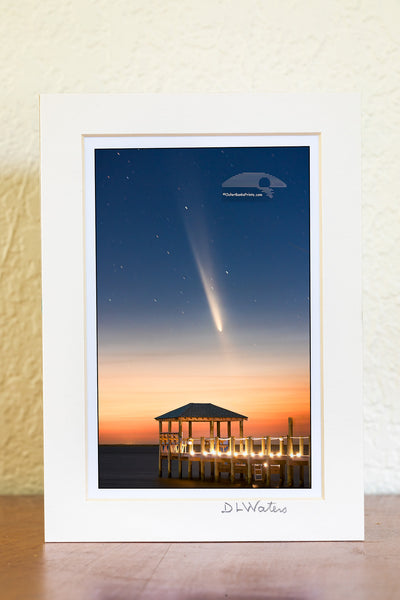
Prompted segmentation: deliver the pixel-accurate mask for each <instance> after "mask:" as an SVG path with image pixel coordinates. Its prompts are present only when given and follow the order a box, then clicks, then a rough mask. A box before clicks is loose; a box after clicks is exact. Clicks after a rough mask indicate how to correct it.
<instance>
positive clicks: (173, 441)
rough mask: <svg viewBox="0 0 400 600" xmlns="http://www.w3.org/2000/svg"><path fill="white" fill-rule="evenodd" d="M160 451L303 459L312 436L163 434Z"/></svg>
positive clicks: (198, 454) (164, 454) (193, 455)
mask: <svg viewBox="0 0 400 600" xmlns="http://www.w3.org/2000/svg"><path fill="white" fill-rule="evenodd" d="M160 452H161V454H162V455H163V456H167V455H168V454H172V455H178V454H180V455H181V456H185V457H187V458H189V457H200V456H209V457H212V456H226V457H231V456H233V457H238V456H243V457H247V456H251V457H252V458H256V457H259V458H265V457H267V458H268V457H269V458H274V457H275V458H280V457H290V458H296V457H297V458H301V457H305V456H309V454H310V436H287V435H285V436H265V437H253V436H247V437H242V438H240V437H234V436H231V437H200V438H189V437H181V438H180V437H179V433H177V432H171V433H162V434H161V435H160Z"/></svg>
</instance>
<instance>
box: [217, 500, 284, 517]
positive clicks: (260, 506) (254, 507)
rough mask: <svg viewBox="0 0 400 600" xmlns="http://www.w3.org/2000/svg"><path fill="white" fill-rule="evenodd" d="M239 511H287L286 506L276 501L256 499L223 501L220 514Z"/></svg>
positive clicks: (282, 512)
mask: <svg viewBox="0 0 400 600" xmlns="http://www.w3.org/2000/svg"><path fill="white" fill-rule="evenodd" d="M239 512H248V513H281V514H285V513H287V507H286V506H279V504H277V503H276V502H272V501H268V500H257V501H256V502H251V501H249V502H232V503H231V502H224V509H223V510H221V513H222V514H233V513H239Z"/></svg>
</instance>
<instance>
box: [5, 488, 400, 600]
mask: <svg viewBox="0 0 400 600" xmlns="http://www.w3.org/2000/svg"><path fill="white" fill-rule="evenodd" d="M365 513H366V541H365V542H302V543H299V542H289V543H276V542H274V543H272V542H268V543H259V542H257V543H253V542H251V543H244V542H242V543H203V544H201V543H182V544H179V543H131V544H127V543H108V544H97V543H96V544H93V543H80V544H71V543H69V544H46V545H45V544H44V543H43V498H42V497H31V496H25V497H18V496H16V497H10V496H7V497H0V536H1V540H0V598H1V600H11V599H13V600H14V599H15V600H32V599H45V600H64V599H65V600H148V599H150V598H157V599H160V600H161V599H162V600H169V599H171V600H172V599H173V600H180V599H183V598H185V599H189V600H206V599H212V600H219V599H222V600H229V599H240V600H252V599H253V598H257V599H261V598H262V599H265V600H278V599H285V600H308V599H310V600H331V599H335V600H336V599H340V600H358V599H361V598H362V599H375V598H376V599H379V600H389V599H390V600H395V599H397V598H400V496H367V498H366V511H365Z"/></svg>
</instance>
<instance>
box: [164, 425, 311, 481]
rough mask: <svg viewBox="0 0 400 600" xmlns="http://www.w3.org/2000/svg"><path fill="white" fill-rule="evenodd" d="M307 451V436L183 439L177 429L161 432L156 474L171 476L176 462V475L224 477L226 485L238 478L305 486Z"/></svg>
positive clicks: (198, 477) (308, 446) (307, 468)
mask: <svg viewBox="0 0 400 600" xmlns="http://www.w3.org/2000/svg"><path fill="white" fill-rule="evenodd" d="M309 451H310V439H309V437H308V436H307V437H299V436H297V437H294V436H288V435H286V436H281V437H271V436H266V437H252V436H249V437H243V438H235V437H233V436H231V437H229V438H220V437H212V438H211V437H201V438H187V437H179V433H178V432H170V433H162V434H161V435H160V446H159V476H160V477H162V476H163V475H167V476H168V477H172V465H173V462H174V461H176V462H177V467H178V475H177V476H178V477H179V478H183V477H184V476H185V477H187V478H188V479H195V478H197V479H200V480H201V481H205V480H206V479H209V480H211V481H224V480H225V481H226V482H227V483H228V484H229V483H231V484H233V483H235V482H236V481H237V482H238V483H239V482H240V481H241V482H243V483H246V484H247V485H259V486H262V487H283V486H285V487H292V486H293V485H294V484H295V486H296V487H303V486H304V485H306V486H307V487H309V485H310V473H309V469H310V456H309ZM165 471H166V473H165ZM175 471H176V469H175Z"/></svg>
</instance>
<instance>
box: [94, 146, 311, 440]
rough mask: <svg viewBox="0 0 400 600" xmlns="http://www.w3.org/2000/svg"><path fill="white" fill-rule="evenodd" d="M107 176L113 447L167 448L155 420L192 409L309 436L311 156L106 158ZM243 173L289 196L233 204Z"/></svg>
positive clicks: (273, 151) (102, 168)
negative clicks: (263, 176)
mask: <svg viewBox="0 0 400 600" xmlns="http://www.w3.org/2000/svg"><path fill="white" fill-rule="evenodd" d="M95 165H96V248H97V256H96V260H97V317H98V364H99V413H100V439H103V441H104V442H109V443H111V442H116V441H124V442H132V443H143V442H146V441H152V440H154V441H156V438H157V424H156V423H155V422H154V417H156V416H158V415H159V414H162V413H163V412H166V411H168V410H172V409H174V408H177V407H178V406H181V405H183V404H186V403H188V402H191V401H198V402H213V403H214V404H218V405H220V406H224V407H225V408H228V409H230V410H237V411H238V412H241V413H244V414H246V415H248V416H249V423H248V427H249V429H252V431H253V430H257V428H258V429H259V428H260V427H261V426H262V427H266V426H268V422H269V426H270V428H271V429H274V428H275V429H277V428H282V427H283V425H282V424H281V423H284V422H285V421H286V422H287V417H288V416H293V415H294V416H295V423H296V418H297V422H298V423H299V427H300V428H301V429H302V431H306V430H307V428H309V150H308V148H307V147H293V148H291V147H279V148H254V147H253V148H176V149H175V148H159V149H100V150H96V154H95ZM243 172H263V173H268V174H271V175H274V176H275V177H278V178H279V179H281V180H282V181H283V182H285V184H286V186H287V187H282V188H275V189H274V190H273V197H272V198H269V197H267V196H266V195H263V196H262V197H261V198H259V197H256V198H253V197H251V196H250V197H246V198H245V199H243V198H236V197H226V196H225V197H224V196H223V192H224V191H225V192H226V191H229V192H230V191H238V192H242V191H243V190H242V189H237V190H231V189H227V188H223V187H222V183H223V182H224V181H225V180H227V179H228V178H230V177H232V176H234V175H237V174H238V173H243ZM267 183H268V181H267ZM265 184H266V182H265V181H264V182H262V185H265ZM248 191H249V192H250V193H260V190H259V189H257V188H255V189H249V190H248ZM219 329H222V332H221V331H219ZM146 382H148V383H147V384H146ZM279 382H282V383H281V384H280V383H279ZM279 386H280V387H279ZM285 390H286V391H287V393H286V394H285ZM274 394H275V396H274ZM273 397H274V398H275V400H274V399H273ZM263 398H264V400H263ZM280 398H281V401H280V400H279V399H280ZM290 398H291V400H290ZM290 402H292V404H290ZM288 403H289V404H288ZM288 411H289V412H291V413H293V414H290V415H289V414H287V412H288ZM296 411H297V412H296ZM250 418H251V420H252V425H253V427H251V426H250ZM278 421H279V425H278ZM153 430H154V431H153ZM268 433H269V432H265V434H266V435H268ZM281 433H283V432H281ZM250 434H251V432H250V433H249V435H250Z"/></svg>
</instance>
